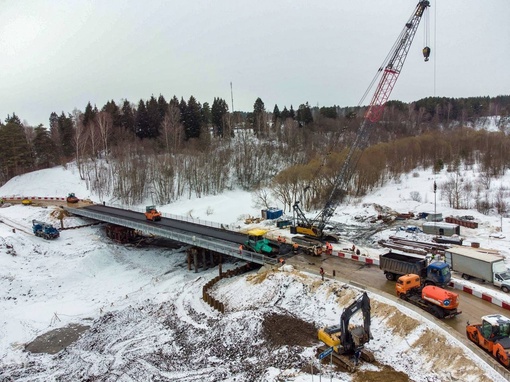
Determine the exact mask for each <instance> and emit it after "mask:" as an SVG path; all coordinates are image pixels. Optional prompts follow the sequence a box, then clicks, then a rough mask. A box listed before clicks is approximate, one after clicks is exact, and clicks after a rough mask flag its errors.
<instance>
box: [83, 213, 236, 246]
mask: <svg viewBox="0 0 510 382" xmlns="http://www.w3.org/2000/svg"><path fill="white" fill-rule="evenodd" d="M83 209H84V210H89V211H94V212H96V213H100V214H106V215H109V216H113V217H118V218H121V219H127V220H131V221H133V222H139V223H146V224H150V225H157V226H158V227H162V228H166V229H169V230H179V231H185V232H189V233H193V234H195V235H197V236H200V235H202V236H208V237H212V238H215V239H219V240H225V241H229V242H231V243H235V244H237V245H239V244H243V243H244V242H245V241H246V234H242V233H239V232H234V231H228V230H222V229H218V228H216V227H209V226H205V225H200V224H195V223H190V222H186V221H182V220H176V219H170V218H165V217H163V218H162V219H161V220H160V221H158V222H151V221H148V220H147V219H146V218H145V215H144V214H143V213H140V212H136V211H130V210H123V209H121V208H116V207H109V206H102V205H91V206H87V207H83Z"/></svg>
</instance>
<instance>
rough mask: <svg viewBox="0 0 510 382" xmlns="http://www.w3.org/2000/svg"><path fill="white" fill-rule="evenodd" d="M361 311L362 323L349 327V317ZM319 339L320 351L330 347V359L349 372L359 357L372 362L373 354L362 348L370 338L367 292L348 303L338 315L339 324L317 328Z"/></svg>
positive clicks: (352, 370) (354, 367)
mask: <svg viewBox="0 0 510 382" xmlns="http://www.w3.org/2000/svg"><path fill="white" fill-rule="evenodd" d="M359 311H361V312H362V313H363V325H354V326H352V327H349V322H350V320H351V317H352V316H353V315H354V314H356V313H357V312H359ZM318 337H319V340H320V341H322V342H323V343H324V344H325V346H322V347H320V348H319V351H320V352H324V351H327V350H328V349H329V348H332V350H333V352H332V353H331V357H332V358H331V360H332V361H333V363H335V365H338V366H340V367H342V368H344V369H345V370H347V371H349V372H351V373H352V372H354V371H355V370H356V366H357V364H358V361H359V359H360V358H361V359H362V360H364V361H366V362H374V360H375V358H374V355H373V354H372V353H371V352H369V351H368V350H366V349H365V348H364V346H365V344H366V343H368V342H369V341H370V340H371V339H372V334H371V333H370V299H369V297H368V295H367V292H363V294H362V295H361V296H360V297H358V298H357V299H356V300H355V301H354V302H353V303H352V304H351V305H349V306H348V307H347V308H346V309H345V310H344V311H343V312H342V315H341V316H340V324H339V325H334V326H329V327H324V328H321V329H319V332H318Z"/></svg>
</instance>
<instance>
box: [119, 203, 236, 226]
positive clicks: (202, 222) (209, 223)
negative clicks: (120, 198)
mask: <svg viewBox="0 0 510 382" xmlns="http://www.w3.org/2000/svg"><path fill="white" fill-rule="evenodd" d="M111 206H112V207H116V208H122V209H124V210H130V211H136V212H140V213H144V212H145V209H144V208H140V207H133V206H125V205H120V204H112V205H111ZM160 212H161V215H162V216H163V217H165V218H169V219H174V220H179V221H183V222H187V223H193V224H199V225H203V226H205V227H213V228H218V229H230V230H232V231H234V229H232V228H233V227H231V226H230V225H229V224H222V223H218V222H213V221H210V220H203V219H198V218H194V217H191V216H184V215H175V214H170V213H167V212H162V211H160Z"/></svg>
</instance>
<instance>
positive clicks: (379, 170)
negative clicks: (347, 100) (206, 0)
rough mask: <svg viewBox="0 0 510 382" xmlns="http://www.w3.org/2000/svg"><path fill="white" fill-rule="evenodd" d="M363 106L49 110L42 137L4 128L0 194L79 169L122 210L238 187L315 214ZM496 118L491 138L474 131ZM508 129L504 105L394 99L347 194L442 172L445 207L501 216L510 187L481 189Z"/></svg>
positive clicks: (0, 129)
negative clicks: (35, 176)
mask: <svg viewBox="0 0 510 382" xmlns="http://www.w3.org/2000/svg"><path fill="white" fill-rule="evenodd" d="M364 109H365V108H364V107H338V106H332V107H320V108H319V107H311V106H310V105H309V104H308V103H305V104H302V105H299V107H298V108H297V110H294V108H293V107H292V105H291V106H290V107H289V108H287V107H286V106H284V107H283V109H282V110H280V108H279V107H278V105H275V106H274V108H273V110H272V111H268V110H266V107H265V105H264V103H263V101H262V100H261V99H260V98H258V99H257V100H256V101H255V103H254V107H253V111H251V112H237V111H236V112H233V113H231V112H229V108H228V104H227V102H226V101H225V100H223V99H221V98H215V99H214V101H213V103H212V105H209V104H208V103H207V102H206V103H204V104H201V103H200V102H198V101H197V100H196V99H195V98H194V97H190V99H189V100H188V101H185V100H184V99H182V98H181V100H180V101H179V100H178V99H177V97H175V96H174V97H173V98H172V99H171V100H170V101H168V102H167V101H166V100H165V98H164V97H163V96H162V95H160V96H159V97H158V98H155V97H154V96H152V97H151V98H150V99H149V100H147V101H144V100H140V101H139V102H138V104H133V103H131V102H129V101H128V100H124V101H122V102H121V103H120V104H119V105H117V104H116V103H115V102H114V101H109V102H107V103H106V104H105V105H104V106H103V107H101V108H100V109H98V108H97V107H96V106H92V105H91V103H88V104H87V105H86V107H85V111H84V112H82V111H80V110H77V109H75V110H73V111H72V112H71V113H67V114H66V113H64V112H61V114H60V115H59V114H57V113H55V112H54V113H51V115H50V118H49V127H48V128H47V127H45V126H43V125H39V126H37V127H33V126H27V125H26V124H24V123H22V122H21V120H20V118H19V117H18V116H17V115H16V114H13V115H9V116H7V118H6V120H5V123H3V124H0V147H1V148H2V150H1V151H0V185H1V184H4V183H5V182H7V181H8V180H9V179H11V178H12V177H14V176H17V175H21V174H23V173H26V172H30V171H34V170H39V169H43V168H48V167H53V166H56V165H62V166H66V165H67V164H68V163H69V162H71V161H75V163H76V165H77V168H78V170H79V173H80V177H81V178H82V179H84V180H85V181H86V182H87V185H88V187H89V189H90V190H91V191H92V192H94V193H96V194H97V195H98V196H99V197H100V198H101V199H102V198H103V197H106V196H108V195H114V197H115V198H116V200H117V201H118V202H119V203H123V204H137V203H140V202H142V201H143V200H145V199H147V198H152V200H153V201H154V202H155V203H157V204H160V205H161V204H168V203H171V202H172V201H175V200H177V199H179V198H183V197H188V198H189V197H192V196H197V197H201V196H205V195H211V194H219V193H222V192H224V191H226V190H230V189H234V188H237V187H241V188H243V189H246V190H251V191H254V192H255V193H256V196H257V199H258V201H259V202H260V204H261V205H264V204H267V203H269V200H270V198H269V195H272V196H273V197H274V198H276V199H277V200H278V201H279V202H280V203H281V204H282V206H284V208H285V209H286V210H290V209H291V206H292V204H293V203H294V201H296V200H300V201H301V206H302V208H304V209H305V210H314V209H320V208H322V207H323V205H324V203H325V201H326V200H327V198H328V196H329V194H330V192H331V190H332V188H333V183H334V181H335V176H336V175H337V173H338V170H339V169H340V167H341V165H342V163H343V161H344V159H345V157H346V155H347V151H348V149H349V147H350V143H351V142H352V141H353V140H354V137H355V136H356V134H357V132H358V129H359V127H360V125H361V123H362V121H363V113H364ZM494 121H496V123H497V126H498V130H497V131H488V130H485V129H483V128H482V129H481V128H480V127H483V126H484V124H486V123H493V122H494ZM509 132H510V96H498V97H493V98H490V97H471V98H459V99H452V98H439V97H429V98H425V99H422V100H419V101H416V102H412V103H409V104H407V103H403V102H400V101H390V102H388V103H387V104H386V107H385V111H384V115H383V118H382V119H381V121H380V122H379V123H377V124H375V125H374V126H372V127H371V134H370V138H369V140H368V143H367V147H366V148H365V150H364V152H363V155H362V156H361V158H360V160H359V161H358V162H357V165H356V167H355V169H354V171H353V175H352V177H351V179H350V182H349V184H348V189H347V190H345V191H346V192H347V193H348V194H349V195H351V196H354V197H355V196H358V195H363V194H365V193H366V192H368V191H370V190H372V189H373V188H375V187H379V186H381V185H383V184H384V183H385V182H387V181H388V180H390V179H398V178H399V177H400V176H401V175H402V174H405V173H409V172H410V171H412V170H414V169H416V168H420V167H421V168H432V169H433V170H434V171H440V170H441V169H443V168H447V169H448V171H449V172H451V174H452V176H451V179H450V180H449V181H448V182H445V184H440V185H438V187H439V189H440V192H441V194H442V197H444V198H445V199H446V200H448V202H449V203H450V205H451V206H452V207H455V208H477V209H478V210H479V211H481V212H484V213H488V212H489V211H490V210H497V211H498V213H502V212H505V211H506V205H505V203H504V200H505V198H506V196H508V195H507V194H508V190H505V189H501V190H498V191H497V192H496V193H492V194H491V193H489V190H490V185H491V180H492V179H494V178H497V177H499V176H501V175H503V174H504V172H505V170H506V169H507V168H508V166H509V164H510V150H509V148H510V141H509V139H510V138H509ZM474 165H477V168H478V171H479V174H480V177H479V179H478V181H477V182H476V183H475V184H471V183H470V182H466V181H464V179H463V178H462V176H461V174H462V171H463V169H466V168H471V167H472V166H474ZM417 197H418V196H417ZM266 207H267V206H266Z"/></svg>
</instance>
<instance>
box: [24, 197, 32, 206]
mask: <svg viewBox="0 0 510 382" xmlns="http://www.w3.org/2000/svg"><path fill="white" fill-rule="evenodd" d="M21 204H23V205H24V206H29V205H31V204H32V200H30V199H29V198H23V199H22V200H21Z"/></svg>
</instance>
